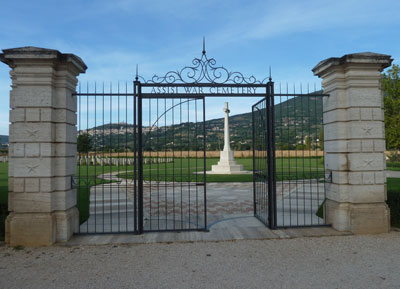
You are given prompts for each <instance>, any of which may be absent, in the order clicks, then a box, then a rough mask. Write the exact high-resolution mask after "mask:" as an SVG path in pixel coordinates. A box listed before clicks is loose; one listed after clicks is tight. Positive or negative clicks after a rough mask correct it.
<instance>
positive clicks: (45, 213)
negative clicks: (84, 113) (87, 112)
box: [0, 47, 87, 246]
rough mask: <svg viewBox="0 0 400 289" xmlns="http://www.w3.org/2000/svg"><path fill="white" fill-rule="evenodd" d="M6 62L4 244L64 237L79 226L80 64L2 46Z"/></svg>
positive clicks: (46, 53) (48, 242) (50, 54)
mask: <svg viewBox="0 0 400 289" xmlns="http://www.w3.org/2000/svg"><path fill="white" fill-rule="evenodd" d="M0 60H1V61H2V62H4V63H6V64H8V65H9V66H10V68H11V69H12V70H11V72H10V75H11V79H12V85H11V88H12V90H11V92H10V108H11V110H10V145H9V182H8V191H9V197H8V204H9V211H10V214H9V216H8V218H7V220H6V242H7V243H8V244H9V245H10V246H16V245H23V246H43V245H51V244H53V243H55V242H58V241H67V240H68V239H69V238H70V237H71V235H72V233H73V232H74V231H75V230H77V228H78V226H79V212H78V210H77V208H76V191H75V189H73V188H72V186H71V185H72V176H73V175H74V174H75V173H76V110H77V105H76V97H75V96H73V95H72V93H73V92H75V88H76V84H77V76H78V75H79V74H80V73H83V72H85V70H86V68H87V67H86V65H85V63H84V62H83V61H82V60H81V59H80V58H79V57H77V56H75V55H73V54H63V53H60V52H59V51H57V50H51V49H44V48H37V47H21V48H14V49H5V50H3V54H0Z"/></svg>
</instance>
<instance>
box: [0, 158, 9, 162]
mask: <svg viewBox="0 0 400 289" xmlns="http://www.w3.org/2000/svg"><path fill="white" fill-rule="evenodd" d="M7 162H8V156H0V163H7Z"/></svg>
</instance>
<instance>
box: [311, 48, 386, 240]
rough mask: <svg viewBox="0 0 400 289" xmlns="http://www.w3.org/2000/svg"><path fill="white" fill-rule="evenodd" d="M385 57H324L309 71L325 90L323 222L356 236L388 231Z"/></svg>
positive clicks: (366, 54)
mask: <svg viewBox="0 0 400 289" xmlns="http://www.w3.org/2000/svg"><path fill="white" fill-rule="evenodd" d="M391 62H392V59H391V57H390V56H389V55H383V54H376V53H356V54H348V55H344V56H343V57H341V58H329V59H326V60H324V61H321V62H320V63H318V65H317V66H315V67H314V68H313V72H314V74H315V75H317V76H318V77H321V78H322V86H323V89H324V93H327V94H329V97H324V101H323V119H324V141H325V143H324V148H325V170H326V172H327V173H331V175H332V182H331V183H328V184H327V185H326V196H327V200H326V207H325V209H326V221H327V223H330V224H332V226H333V227H334V228H335V229H337V230H339V231H351V232H353V233H355V234H364V233H384V232H388V231H389V230H390V212H389V208H388V206H387V205H386V203H385V200H386V189H385V188H386V185H385V183H386V176H385V167H386V160H385V154H384V152H385V130H384V122H383V120H384V119H383V97H382V92H381V90H380V79H381V72H382V70H383V69H384V68H386V67H388V66H390V64H391Z"/></svg>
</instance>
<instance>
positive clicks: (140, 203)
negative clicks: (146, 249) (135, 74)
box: [136, 82, 143, 234]
mask: <svg viewBox="0 0 400 289" xmlns="http://www.w3.org/2000/svg"><path fill="white" fill-rule="evenodd" d="M136 83H137V90H138V91H137V93H138V142H139V143H138V167H139V171H138V177H139V178H138V181H139V183H138V193H139V194H138V233H139V234H143V136H142V126H143V115H142V114H143V106H142V101H143V100H142V87H141V84H140V82H136Z"/></svg>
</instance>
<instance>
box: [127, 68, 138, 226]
mask: <svg viewBox="0 0 400 289" xmlns="http://www.w3.org/2000/svg"><path fill="white" fill-rule="evenodd" d="M137 82H138V77H137V76H136V81H134V82H133V94H134V96H133V232H135V233H137V231H138V228H137V137H136V134H137V131H138V127H137V111H136V110H137V106H136V101H137ZM127 224H128V222H127Z"/></svg>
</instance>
